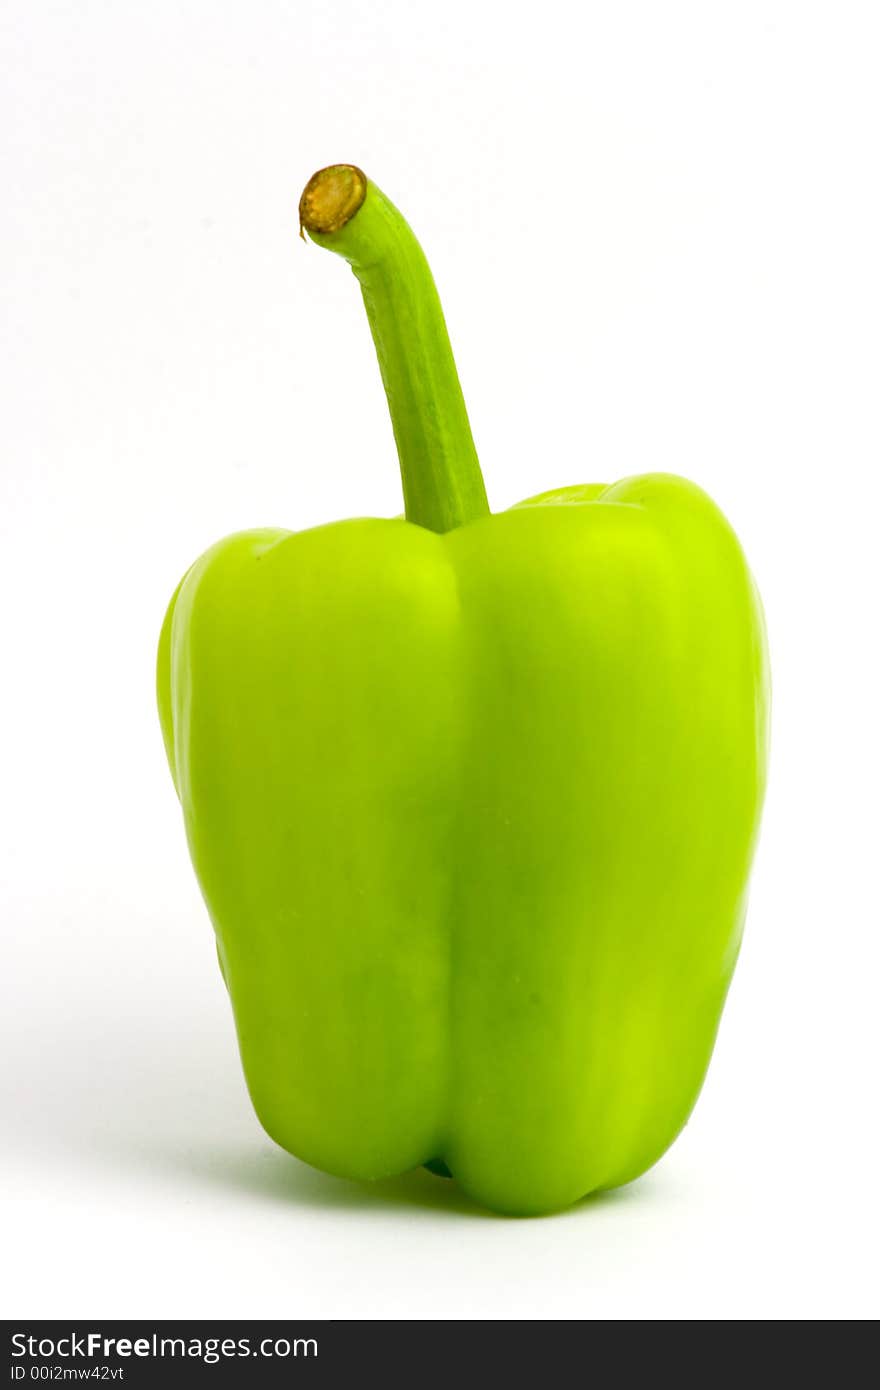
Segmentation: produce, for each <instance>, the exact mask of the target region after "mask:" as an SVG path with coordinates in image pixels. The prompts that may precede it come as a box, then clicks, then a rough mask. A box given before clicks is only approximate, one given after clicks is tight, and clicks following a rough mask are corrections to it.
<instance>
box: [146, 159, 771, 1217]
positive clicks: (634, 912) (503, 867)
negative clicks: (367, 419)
mask: <svg viewBox="0 0 880 1390" xmlns="http://www.w3.org/2000/svg"><path fill="white" fill-rule="evenodd" d="M300 217H301V225H302V227H303V228H304V229H305V231H306V232H307V233H308V235H309V237H310V238H311V240H312V241H314V242H316V243H317V244H318V245H320V246H322V247H325V248H326V249H328V250H331V251H334V252H336V253H337V254H339V255H340V256H342V257H343V259H345V260H346V261H347V262H348V263H349V265H350V266H351V268H352V270H353V271H354V274H355V276H356V278H357V280H358V282H359V284H360V287H361V291H362V295H363V300H364V305H365V308H366V312H367V316H368V320H369V324H370V328H371V331H372V334H373V339H374V342H375V346H376V352H377V357H378V361H379V366H380V371H381V375H382V381H383V384H384V387H385V392H386V396H387V399H388V404H389V409H390V412H391V418H392V423H393V427H394V436H395V442H396V445H397V452H398V460H399V465H400V471H401V478H402V484H403V493H404V500H405V504H406V519H405V520H402V519H399V520H390V519H366V520H364V519H361V520H355V521H342V522H337V523H333V524H330V525H326V526H321V527H317V528H314V529H311V530H307V531H301V532H296V531H290V530H282V529H276V528H267V529H263V530H257V531H247V532H241V533H239V534H237V535H233V536H231V537H228V538H227V539H226V540H223V541H221V542H219V543H218V544H217V545H215V546H214V547H213V548H212V549H210V550H209V551H208V552H207V553H206V554H204V555H203V556H202V557H201V558H200V559H199V560H197V561H196V562H195V564H194V565H193V566H192V567H191V568H190V570H188V572H187V573H186V575H185V576H184V578H183V580H182V581H181V583H180V585H179V586H178V589H177V591H176V592H175V595H174V597H173V598H172V600H171V604H170V606H169V608H168V611H167V614H166V617H165V622H164V624H163V627H162V633H161V637H160V642H159V656H158V677H157V680H158V703H159V713H160V719H161V724H162V731H163V735H164V739H165V746H166V750H167V754H168V760H169V764H170V767H171V774H172V777H173V779H174V785H175V788H176V790H177V794H178V797H179V799H180V803H181V806H182V809H183V816H184V823H185V827H186V834H187V838H188V842H189V848H190V852H191V856H192V860H193V864H194V867H195V871H196V874H197V876H198V879H199V883H200V885H201V889H202V893H203V896H204V899H205V902H206V905H207V908H208V911H209V913H210V917H211V921H212V923H213V927H214V932H215V935H216V942H217V953H218V956H219V960H220V965H221V969H222V972H223V976H224V979H225V981H226V985H227V987H228V990H229V996H230V999H231V1003H232V1007H233V1011H234V1015H235V1022H236V1028H237V1032H238V1039H239V1045H240V1050H241V1056H242V1062H243V1066H244V1072H245V1077H246V1080H247V1084H248V1088H249V1091H250V1094H251V1097H252V1100H253V1103H254V1107H255V1109H256V1112H257V1114H258V1116H259V1118H260V1120H261V1122H262V1124H263V1125H264V1127H265V1128H266V1130H267V1131H268V1133H269V1134H270V1135H271V1136H272V1138H273V1139H274V1140H275V1141H276V1142H277V1143H278V1144H280V1145H281V1146H282V1147H284V1148H285V1149H288V1150H289V1151H290V1152H291V1153H293V1154H295V1155H297V1156H298V1157H299V1158H301V1159H304V1160H305V1161H306V1162H308V1163H311V1164H313V1165H315V1166H317V1167H319V1168H323V1169H325V1170H327V1171H328V1172H330V1173H334V1174H337V1175H339V1176H341V1177H346V1178H354V1179H376V1178H381V1177H385V1176H389V1175H392V1174H396V1173H401V1172H404V1171H406V1170H408V1169H411V1168H413V1167H416V1166H418V1165H420V1164H429V1166H431V1167H432V1168H433V1169H434V1170H435V1171H439V1172H449V1173H451V1174H452V1175H453V1177H454V1178H455V1179H456V1181H457V1182H458V1183H459V1184H460V1185H461V1186H462V1187H463V1188H464V1190H465V1191H467V1192H468V1193H470V1194H471V1195H472V1196H473V1197H474V1198H475V1199H476V1200H477V1201H479V1202H481V1203H483V1204H485V1205H486V1206H488V1207H491V1208H493V1209H495V1210H497V1211H501V1212H509V1213H516V1214H531V1213H542V1212H548V1211H553V1210H556V1209H559V1208H562V1207H565V1206H567V1205H569V1204H570V1203H572V1202H574V1201H576V1200H577V1199H578V1198H580V1197H582V1196H584V1195H585V1194H587V1193H589V1192H592V1191H595V1190H597V1189H603V1188H609V1187H615V1186H619V1185H620V1184H622V1183H626V1182H629V1181H630V1180H631V1179H633V1178H636V1177H637V1176H638V1175H639V1174H640V1173H643V1172H644V1171H645V1170H646V1169H647V1168H649V1167H650V1166H651V1165H652V1164H653V1163H655V1162H656V1161H657V1159H658V1158H659V1157H660V1156H661V1155H662V1154H663V1152H664V1151H665V1150H666V1149H667V1148H668V1146H669V1145H670V1144H671V1143H672V1141H673V1139H674V1138H675V1136H676V1135H677V1133H678V1132H679V1131H680V1129H681V1128H682V1126H683V1125H684V1123H685V1121H686V1120H687V1118H688V1115H689V1113H690V1111H691V1109H692V1107H693V1105H694V1103H695V1100H696V1097H697V1095H698V1092H699V1089H700V1086H701V1085H702V1082H703V1078H704V1075H705V1072H706V1068H707V1066H708V1063H709V1059H710V1056H711V1052H712V1047H713V1044H714V1040H715V1036H716V1031H717V1028H718V1023H719V1019H720V1016H721V1011H722V1007H723V1004H724V999H725V996H726V993H727V990H728V986H729V984H730V980H731V976H732V973H733V969H734V966H735V963H736V959H737V953H738V950H739V945H740V940H741V935H742V929H743V923H744V918H745V912H746V902H747V892H748V879H749V872H750V867H751V863H752V859H753V854H754V850H755V846H756V841H757V835H758V828H759V821H760V814H761V805H762V801H763V795H764V787H765V781H766V767H767V742H768V721H769V666H768V656H767V644H766V637H765V630H764V621H763V614H762V609H761V603H760V599H759V597H758V593H757V589H756V587H755V584H754V581H753V579H752V577H751V574H750V572H749V569H748V566H747V563H746V560H745V557H744V555H743V552H742V549H741V547H740V545H739V543H738V541H737V539H736V536H735V535H734V533H733V531H732V529H731V527H730V526H729V524H728V523H727V522H726V520H725V519H724V517H723V516H722V514H721V513H720V511H719V510H718V509H717V507H715V505H714V504H713V503H712V501H711V500H710V499H709V498H708V497H707V496H706V494H705V493H703V492H702V491H701V490H700V489H699V488H698V487H696V486H695V485H694V484H692V483H690V482H687V481H685V480H684V479H682V478H678V477H675V476H671V475H668V474H645V475H642V476H638V477H631V478H627V479H624V480H623V481H621V482H617V483H614V484H610V485H608V484H587V485H577V486H571V487H562V488H557V489H555V490H552V491H545V492H542V493H541V494H540V495H538V496H536V497H533V498H531V499H529V500H528V501H527V502H523V503H520V504H519V505H518V506H516V507H514V508H512V509H511V510H510V511H507V512H503V513H499V514H495V515H492V514H490V512H489V506H488V502H487V499H486V492H485V488H484V486H483V479H482V475H481V472H480V466H479V462H478V459H477V454H476V449H475V447H474V441H473V437H472V435H471V430H470V425H469V422H468V417H467V412H466V409H465V404H464V399H463V396H462V392H461V387H460V384H459V380H458V374H457V371H456V368H455V362H454V359H453V355H452V350H451V348H450V345H449V338H448V334H447V331H446V325H445V322H444V319H443V313H442V309H441V307H440V302H439V298H438V296H437V291H436V288H435V286H434V282H433V279H432V277H431V272H430V270H429V268H428V265H427V262H426V260H425V257H424V254H423V252H422V250H421V248H420V246H419V244H418V242H417V241H416V239H415V237H414V235H413V233H412V231H411V230H410V228H409V226H408V225H407V223H406V222H405V220H404V219H403V217H402V216H401V215H400V213H399V212H398V211H397V209H396V208H395V207H394V206H393V204H392V203H391V202H390V201H389V200H388V199H387V198H386V197H385V196H384V195H383V194H382V193H381V192H380V190H379V189H378V188H377V187H376V185H375V184H374V183H373V182H372V181H371V180H369V179H367V177H366V176H365V175H364V174H363V173H362V172H361V171H360V170H359V169H356V168H355V167H354V166H351V165H336V166H332V168H330V169H328V170H321V171H319V173H318V174H316V175H315V176H314V178H313V179H311V180H310V181H309V184H308V185H307V186H306V189H305V192H304V194H303V198H302V201H301V205H300ZM536 471H537V473H538V475H539V476H540V477H542V478H543V477H544V474H545V467H544V464H543V463H542V462H541V461H538V463H537V465H536Z"/></svg>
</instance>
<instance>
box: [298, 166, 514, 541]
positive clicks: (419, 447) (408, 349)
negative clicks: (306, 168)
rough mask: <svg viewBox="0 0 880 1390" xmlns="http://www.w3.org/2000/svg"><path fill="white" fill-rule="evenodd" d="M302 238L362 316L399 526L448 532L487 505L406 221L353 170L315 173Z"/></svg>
mask: <svg viewBox="0 0 880 1390" xmlns="http://www.w3.org/2000/svg"><path fill="white" fill-rule="evenodd" d="M299 217H300V234H301V235H302V232H303V229H305V231H307V232H308V234H309V236H310V237H311V238H312V240H313V241H315V242H317V244H318V245H319V246H324V247H326V248H327V250H328V251H335V252H336V253H337V254H338V255H340V256H342V257H343V259H344V260H346V261H348V263H349V265H350V266H351V268H352V270H353V271H354V274H355V276H356V278H357V280H358V281H359V282H360V286H361V292H362V294H363V298H364V307H365V308H366V311H367V318H368V320H369V323H370V331H371V333H372V335H373V343H374V344H375V347H376V356H377V357H378V359H379V370H380V372H381V373H382V382H383V384H384V386H385V394H386V396H387V397H388V408H389V410H390V412H391V423H392V426H393V428H394V438H395V442H396V444H397V454H398V458H399V460H400V475H401V479H402V481H403V496H404V502H405V504H406V518H407V520H408V521H412V522H415V523H416V525H418V526H424V527H426V528H427V529H428V530H430V531H439V532H443V531H451V530H453V529H454V528H455V527H456V526H463V525H465V524H466V523H467V522H469V521H476V520H477V519H478V518H479V517H482V516H488V514H489V503H488V501H487V500H486V489H485V487H484V485H483V475H482V473H481V472H480V464H479V460H478V459H477V452H476V449H475V448H474V440H473V436H472V434H471V427H470V424H469V422H468V416H467V409H466V407H465V403H464V397H463V395H462V392H461V385H460V383H459V380H458V372H457V371H456V369H455V360H454V358H453V356H452V348H451V346H450V343H449V335H448V333H447V331H446V322H445V320H444V318H443V310H442V308H441V306H440V299H439V296H438V294H437V288H436V286H435V284H434V278H433V276H432V275H431V270H430V267H429V265H428V262H427V261H426V259H425V255H424V252H423V251H422V248H421V247H420V246H419V243H418V242H417V241H416V239H415V236H414V235H413V233H412V231H411V230H410V228H409V226H408V225H407V223H406V221H405V220H404V218H403V217H402V216H401V214H400V213H399V212H398V211H397V208H396V207H394V205H393V203H390V202H389V201H388V199H387V198H386V197H385V195H384V193H382V192H380V190H379V189H378V188H377V187H376V185H375V184H374V183H373V182H372V181H371V180H368V179H367V177H366V175H365V174H363V173H362V172H361V170H360V169H357V168H355V166H354V165H353V164H334V165H332V166H331V167H330V168H328V169H320V170H319V171H318V173H317V174H314V175H313V176H312V178H310V179H309V182H308V183H307V184H306V187H305V190H304V192H303V195H302V198H301V199H300V204H299Z"/></svg>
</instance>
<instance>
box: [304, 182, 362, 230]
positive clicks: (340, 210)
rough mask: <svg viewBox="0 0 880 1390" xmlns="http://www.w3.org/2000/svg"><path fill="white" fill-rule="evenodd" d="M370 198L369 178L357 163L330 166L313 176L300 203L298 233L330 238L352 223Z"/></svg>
mask: <svg viewBox="0 0 880 1390" xmlns="http://www.w3.org/2000/svg"><path fill="white" fill-rule="evenodd" d="M366 196H367V176H366V174H365V173H363V171H362V170H360V169H358V167H357V165H355V164H331V165H329V166H328V168H326V169H319V170H318V172H317V174H312V177H311V178H310V179H309V181H308V183H307V184H306V186H305V188H304V189H303V195H302V197H301V198H300V200H299V232H300V236H302V234H303V232H304V231H306V232H317V233H318V234H319V235H322V234H323V235H325V236H326V235H327V233H328V232H338V231H339V229H340V228H341V227H344V226H345V224H346V223H347V222H350V221H351V219H352V218H353V217H354V215H355V213H356V212H357V211H358V209H359V208H360V206H361V204H362V203H363V201H364V198H365V197H366Z"/></svg>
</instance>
